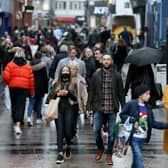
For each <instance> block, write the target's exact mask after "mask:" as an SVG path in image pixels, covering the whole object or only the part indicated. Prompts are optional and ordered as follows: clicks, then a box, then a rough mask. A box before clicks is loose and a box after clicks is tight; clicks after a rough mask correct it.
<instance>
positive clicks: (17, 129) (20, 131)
mask: <svg viewBox="0 0 168 168" xmlns="http://www.w3.org/2000/svg"><path fill="white" fill-rule="evenodd" d="M14 131H15V134H16V135H20V134H22V130H21V128H20V127H18V126H15V127H14Z"/></svg>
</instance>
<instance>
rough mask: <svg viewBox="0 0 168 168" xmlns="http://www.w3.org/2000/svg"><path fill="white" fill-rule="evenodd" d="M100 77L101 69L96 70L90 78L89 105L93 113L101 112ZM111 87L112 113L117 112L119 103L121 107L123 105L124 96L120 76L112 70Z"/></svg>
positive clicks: (101, 74)
mask: <svg viewBox="0 0 168 168" xmlns="http://www.w3.org/2000/svg"><path fill="white" fill-rule="evenodd" d="M102 76H103V69H102V68H101V69H98V70H97V71H96V72H95V73H94V74H93V77H92V81H91V86H90V96H89V103H90V105H91V107H92V110H93V112H97V111H102V82H103V80H102ZM112 85H113V87H112V88H113V91H112V94H113V95H112V96H113V101H114V102H113V104H114V107H113V108H114V112H118V111H119V103H120V104H121V106H122V107H123V106H124V104H125V95H124V89H123V82H122V79H121V75H120V74H119V73H118V72H116V71H115V70H114V67H113V68H112Z"/></svg>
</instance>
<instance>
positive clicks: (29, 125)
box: [27, 117, 33, 127]
mask: <svg viewBox="0 0 168 168" xmlns="http://www.w3.org/2000/svg"><path fill="white" fill-rule="evenodd" d="M27 125H28V127H32V126H33V123H32V121H31V118H30V117H28V118H27Z"/></svg>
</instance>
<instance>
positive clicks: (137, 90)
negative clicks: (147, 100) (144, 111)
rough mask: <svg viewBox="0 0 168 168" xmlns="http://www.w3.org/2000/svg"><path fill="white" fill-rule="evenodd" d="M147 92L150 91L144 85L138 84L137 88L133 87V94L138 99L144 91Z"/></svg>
mask: <svg viewBox="0 0 168 168" xmlns="http://www.w3.org/2000/svg"><path fill="white" fill-rule="evenodd" d="M149 90H150V89H149V87H148V86H147V85H146V84H140V85H138V86H136V87H135V89H134V94H135V96H136V97H137V98H138V97H139V96H141V95H142V94H143V93H145V92H146V91H149Z"/></svg>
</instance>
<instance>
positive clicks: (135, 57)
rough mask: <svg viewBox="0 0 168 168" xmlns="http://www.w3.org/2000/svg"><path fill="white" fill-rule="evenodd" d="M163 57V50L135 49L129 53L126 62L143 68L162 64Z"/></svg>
mask: <svg viewBox="0 0 168 168" xmlns="http://www.w3.org/2000/svg"><path fill="white" fill-rule="evenodd" d="M162 57H163V52H162V50H161V49H154V48H150V47H143V48H140V49H133V50H131V51H130V52H129V54H128V56H127V57H126V59H125V62H127V63H131V64H135V65H137V66H143V65H147V64H155V63H160V61H161V59H162Z"/></svg>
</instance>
